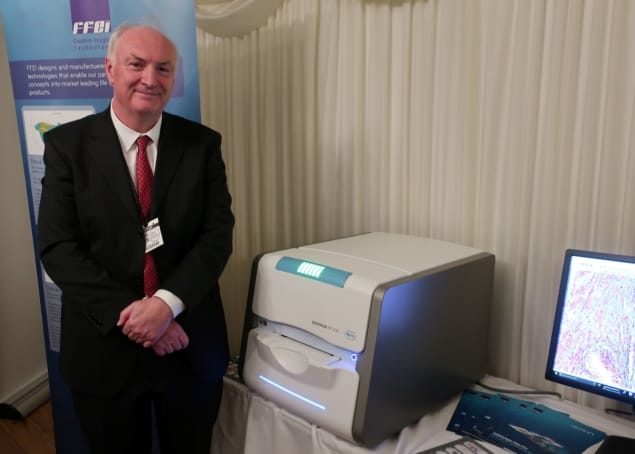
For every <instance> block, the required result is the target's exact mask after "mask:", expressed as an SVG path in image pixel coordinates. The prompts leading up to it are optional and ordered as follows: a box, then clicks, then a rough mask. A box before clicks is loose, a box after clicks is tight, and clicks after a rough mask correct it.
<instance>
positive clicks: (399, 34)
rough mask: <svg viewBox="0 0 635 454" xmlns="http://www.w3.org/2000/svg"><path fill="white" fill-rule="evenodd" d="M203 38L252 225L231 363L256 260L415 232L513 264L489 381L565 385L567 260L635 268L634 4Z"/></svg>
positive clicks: (433, 14) (370, 5)
mask: <svg viewBox="0 0 635 454" xmlns="http://www.w3.org/2000/svg"><path fill="white" fill-rule="evenodd" d="M198 39H199V63H200V71H201V93H202V112H203V118H204V121H205V122H206V123H207V124H209V125H210V126H212V127H213V128H215V129H217V130H219V131H221V132H222V133H223V137H224V142H223V143H224V156H225V160H226V163H227V168H228V175H229V183H230V189H231V192H232V194H233V197H234V211H235V213H236V219H237V224H236V237H235V244H234V247H235V252H234V255H233V257H232V259H231V260H230V263H229V265H228V269H227V271H226V272H225V274H224V277H223V294H224V297H225V305H226V308H227V317H228V320H229V322H230V338H231V341H232V348H233V351H235V352H237V351H238V346H239V344H240V336H241V331H242V317H243V310H244V307H245V303H246V299H247V289H248V284H249V273H250V267H251V263H252V260H253V258H254V257H255V256H256V255H257V254H259V253H262V252H266V251H271V250H277V249H283V248H288V247H295V246H300V245H302V244H307V243H311V242H316V241H322V240H328V239H333V238H337V237H343V236H347V235H352V234H356V233H361V232H367V231H389V232H396V233H408V234H415V235H421V236H428V237H432V238H438V239H443V240H447V241H453V242H457V243H461V244H465V245H468V246H473V247H477V248H480V249H484V250H487V251H490V252H492V253H494V254H495V255H496V259H497V265H496V280H495V295H494V307H493V311H492V316H491V334H490V352H491V360H490V367H489V371H490V373H492V374H495V375H499V376H502V377H505V378H508V379H511V380H514V381H518V382H520V383H522V384H525V385H528V386H532V387H535V388H538V389H558V388H560V387H558V386H556V385H554V384H552V383H548V382H546V381H545V380H544V369H545V363H546V355H547V350H548V347H549V338H550V335H551V324H552V321H553V311H554V308H555V303H556V298H557V292H558V285H559V280H560V271H561V267H562V259H563V256H564V251H565V249H566V248H579V249H593V250H599V251H606V252H616V253H621V254H635V207H634V202H635V197H634V195H633V194H635V191H634V190H635V188H634V183H633V182H632V178H631V175H633V174H634V171H635V162H634V159H633V158H632V156H633V151H634V148H635V140H634V139H635V135H634V131H635V128H634V125H635V123H634V108H635V104H634V102H635V96H634V95H635V61H634V60H635V3H633V2H629V1H628V0H606V1H588V2H581V1H576V0H560V1H548V0H530V1H527V0H481V1H478V2H475V1H470V0H409V1H408V0H402V1H389V0H383V1H382V0H339V1H338V0H285V1H283V2H282V6H281V7H280V8H279V9H278V10H277V11H276V12H275V14H274V15H272V16H271V17H269V18H268V20H267V22H266V25H265V26H262V27H260V28H259V29H257V30H253V31H251V32H250V33H248V34H246V35H243V36H241V37H234V38H219V37H214V36H212V35H210V34H208V33H205V32H203V31H201V30H199V32H198ZM633 342H634V344H635V339H634V340H633ZM634 348H635V347H634ZM560 391H563V392H565V395H566V396H567V397H569V398H572V399H575V400H578V401H580V402H584V403H587V404H589V405H598V406H599V405H601V404H603V401H602V400H601V399H597V398H592V397H590V396H589V395H586V394H585V393H578V392H576V391H573V390H571V389H560Z"/></svg>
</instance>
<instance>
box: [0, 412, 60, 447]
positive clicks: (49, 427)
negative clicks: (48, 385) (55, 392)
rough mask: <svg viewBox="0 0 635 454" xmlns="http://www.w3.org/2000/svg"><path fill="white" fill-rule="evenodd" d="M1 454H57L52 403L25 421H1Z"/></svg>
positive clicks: (33, 413)
mask: <svg viewBox="0 0 635 454" xmlns="http://www.w3.org/2000/svg"><path fill="white" fill-rule="evenodd" d="M0 453H2V454H55V434H54V431H53V413H52V410H51V402H50V401H48V402H46V403H44V404H43V405H42V406H41V407H40V408H37V409H36V410H35V411H33V412H32V413H31V414H30V415H29V416H28V417H27V418H26V419H24V420H23V421H13V420H9V419H0Z"/></svg>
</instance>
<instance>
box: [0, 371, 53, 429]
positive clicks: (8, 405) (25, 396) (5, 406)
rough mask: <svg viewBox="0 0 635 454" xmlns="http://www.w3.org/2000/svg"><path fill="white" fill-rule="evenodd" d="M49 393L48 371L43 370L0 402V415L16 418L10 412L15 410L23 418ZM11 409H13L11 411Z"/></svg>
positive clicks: (46, 397) (45, 398)
mask: <svg viewBox="0 0 635 454" xmlns="http://www.w3.org/2000/svg"><path fill="white" fill-rule="evenodd" d="M50 395H51V393H50V389H49V379H48V372H47V371H46V370H44V371H43V372H42V373H41V374H39V375H38V376H37V377H36V378H34V379H33V380H31V381H30V382H29V383H26V384H25V385H24V386H22V387H21V388H20V389H18V391H17V392H15V393H14V394H13V395H11V396H8V397H7V399H6V400H5V401H4V402H2V404H0V410H1V411H0V413H2V414H0V417H5V418H9V419H17V418H15V417H14V416H12V413H13V415H15V412H17V413H18V414H19V415H20V416H22V418H24V417H26V416H27V415H29V414H30V413H31V412H32V411H33V410H35V409H36V408H38V407H39V406H40V405H42V404H43V403H44V402H46V401H47V400H48V399H49V398H50ZM11 409H12V410H14V411H11ZM15 416H17V415H15Z"/></svg>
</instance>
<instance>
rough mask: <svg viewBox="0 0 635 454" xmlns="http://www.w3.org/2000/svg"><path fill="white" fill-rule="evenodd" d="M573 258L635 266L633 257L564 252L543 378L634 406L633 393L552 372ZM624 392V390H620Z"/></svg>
mask: <svg viewBox="0 0 635 454" xmlns="http://www.w3.org/2000/svg"><path fill="white" fill-rule="evenodd" d="M573 257H585V258H593V259H600V260H609V261H615V262H626V263H633V264H635V256H627V255H619V254H613V253H607V252H598V251H590V250H581V249H567V250H566V251H565V256H564V262H563V265H562V275H561V277H560V288H559V290H558V300H557V302H556V308H555V316H554V320H553V329H552V332H551V340H550V342H549V352H548V355H547V365H546V368H545V378H546V379H547V380H550V381H552V382H555V383H560V384H562V385H565V386H569V387H571V388H575V389H580V390H583V391H586V392H589V393H592V394H595V395H599V396H602V397H606V398H609V399H613V400H616V401H619V402H624V403H627V404H630V405H633V406H635V393H634V394H633V395H628V394H623V393H622V392H612V391H611V390H610V389H606V388H605V387H603V386H601V385H602V384H600V383H599V382H595V383H592V382H587V381H582V380H581V379H578V378H576V377H573V376H569V375H561V374H558V373H556V371H555V370H554V362H555V358H556V353H557V347H558V337H559V335H560V328H561V322H562V315H563V310H564V305H565V299H566V295H567V286H568V283H569V277H570V276H569V273H570V268H571V261H572V259H573ZM620 391H624V390H620Z"/></svg>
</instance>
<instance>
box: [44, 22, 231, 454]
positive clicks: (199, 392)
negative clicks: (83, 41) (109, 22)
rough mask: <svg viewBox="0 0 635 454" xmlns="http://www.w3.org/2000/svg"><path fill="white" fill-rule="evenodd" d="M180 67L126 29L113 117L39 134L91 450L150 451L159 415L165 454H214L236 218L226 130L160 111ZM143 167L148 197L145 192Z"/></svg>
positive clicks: (64, 365)
mask: <svg viewBox="0 0 635 454" xmlns="http://www.w3.org/2000/svg"><path fill="white" fill-rule="evenodd" d="M177 60H178V58H177V49H176V48H175V45H174V44H173V43H172V42H171V41H170V40H169V39H168V38H167V37H166V36H165V35H164V34H163V33H161V32H160V31H159V30H158V29H156V28H153V27H152V26H148V25H141V24H136V25H126V26H122V27H120V28H118V29H117V30H115V31H114V32H113V33H112V36H111V39H110V43H109V47H108V54H107V57H106V75H107V77H108V80H109V82H110V83H111V85H112V86H113V98H112V102H111V105H110V107H109V108H108V109H107V110H106V111H104V112H102V113H98V114H96V115H91V116H88V117H86V118H83V119H81V120H77V121H74V122H70V123H67V124H64V125H61V126H59V127H57V128H55V129H53V130H51V131H50V132H48V133H46V134H45V136H44V142H45V150H44V163H45V166H46V167H45V174H44V178H43V180H42V196H41V202H40V210H39V217H38V229H39V248H40V256H41V259H42V263H43V265H44V268H45V269H46V272H47V274H48V275H49V276H50V277H51V278H52V279H53V281H54V282H55V283H56V284H57V285H58V286H59V287H60V288H61V290H62V325H61V326H62V327H61V330H62V332H61V346H60V370H61V374H62V377H63V378H64V380H65V381H66V383H67V384H68V385H69V387H70V388H71V391H72V394H73V401H74V405H75V408H76V412H77V415H78V417H79V420H80V424H81V426H82V429H83V430H84V432H85V434H86V436H87V439H88V442H89V445H90V448H91V450H92V451H94V452H95V453H108V454H117V453H128V452H130V453H147V452H150V445H151V438H152V437H151V421H152V413H151V411H154V418H155V420H156V427H157V429H158V434H159V442H160V446H161V452H162V454H166V453H179V454H182V453H187V454H195V453H209V449H210V440H211V433H212V427H213V423H214V421H215V419H216V415H217V412H218V407H219V403H220V398H221V393H222V376H223V374H224V372H225V370H226V367H227V363H228V348H227V334H226V327H225V318H224V313H223V308H222V303H221V299H220V291H219V285H218V279H219V277H220V275H221V273H222V271H223V269H224V267H225V264H226V262H227V260H228V258H229V256H230V254H231V251H232V230H233V225H234V217H233V215H232V212H231V197H230V194H229V192H228V188H227V181H226V174H225V165H224V163H223V160H222V156H221V150H220V144H221V137H220V134H218V133H217V132H215V131H213V130H211V129H209V128H207V127H205V126H203V125H200V124H198V123H194V122H191V121H189V120H186V119H184V118H181V117H177V116H175V115H171V114H168V113H166V112H164V111H163V109H164V107H165V105H166V104H167V102H168V100H169V99H170V96H171V94H172V89H173V85H174V79H175V71H176V64H177ZM139 136H148V139H145V140H146V142H149V144H147V145H146V144H145V143H144V144H140V143H138V142H137V138H138V137H139ZM142 149H143V152H142ZM137 155H139V158H140V157H141V155H145V156H147V158H148V159H147V160H145V161H143V163H140V162H141V161H139V162H138V161H137ZM144 159H145V158H144ZM146 165H149V168H150V170H151V171H150V172H149V178H150V185H149V188H151V194H146V192H147V188H146V189H142V188H141V187H140V186H139V187H138V186H137V184H141V180H143V181H146V178H147V177H148V175H147V174H146V175H143V176H139V175H138V174H137V171H139V170H140V169H142V168H144V167H145V166H146ZM152 179H153V182H152ZM142 193H143V194H142ZM144 194H145V195H144ZM139 196H141V198H142V199H144V198H146V197H147V199H146V200H147V201H148V202H147V203H148V206H146V207H145V209H144V206H145V202H144V201H143V200H142V201H141V202H140V200H139ZM150 200H151V202H150ZM148 276H154V281H155V282H156V280H157V278H158V289H156V285H155V286H154V288H152V289H150V290H147V284H148V279H150V281H152V278H148ZM144 279H145V283H144ZM144 286H146V290H145V292H144Z"/></svg>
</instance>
